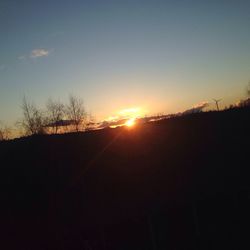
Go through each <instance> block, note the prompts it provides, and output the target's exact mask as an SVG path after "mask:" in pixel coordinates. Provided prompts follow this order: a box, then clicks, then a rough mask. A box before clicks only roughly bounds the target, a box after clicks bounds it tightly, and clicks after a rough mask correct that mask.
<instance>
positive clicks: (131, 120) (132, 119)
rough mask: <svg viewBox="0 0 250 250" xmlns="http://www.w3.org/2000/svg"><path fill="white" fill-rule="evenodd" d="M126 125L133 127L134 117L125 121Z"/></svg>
mask: <svg viewBox="0 0 250 250" xmlns="http://www.w3.org/2000/svg"><path fill="white" fill-rule="evenodd" d="M125 125H126V126H127V127H133V126H134V125H135V118H130V119H128V120H127V121H126V122H125Z"/></svg>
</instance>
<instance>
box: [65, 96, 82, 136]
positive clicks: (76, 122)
mask: <svg viewBox="0 0 250 250" xmlns="http://www.w3.org/2000/svg"><path fill="white" fill-rule="evenodd" d="M67 116H68V119H69V120H70V121H71V122H72V125H73V126H74V129H75V131H77V132H78V131H79V130H80V128H81V126H82V125H84V124H85V120H86V112H85V109H84V106H83V101H82V99H80V98H78V97H76V96H73V95H70V96H69V104H68V106H67Z"/></svg>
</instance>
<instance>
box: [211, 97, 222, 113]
mask: <svg viewBox="0 0 250 250" xmlns="http://www.w3.org/2000/svg"><path fill="white" fill-rule="evenodd" d="M213 100H214V101H215V104H216V107H217V111H219V110H220V109H219V102H220V101H221V100H222V99H218V100H217V99H213Z"/></svg>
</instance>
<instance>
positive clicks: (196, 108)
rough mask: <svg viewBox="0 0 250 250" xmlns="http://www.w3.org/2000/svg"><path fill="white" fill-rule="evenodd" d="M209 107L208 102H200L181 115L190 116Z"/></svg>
mask: <svg viewBox="0 0 250 250" xmlns="http://www.w3.org/2000/svg"><path fill="white" fill-rule="evenodd" d="M208 106H209V102H207V101H206V102H201V103H199V104H196V105H194V106H193V107H192V108H190V109H187V110H185V111H184V112H183V114H192V113H198V112H201V111H202V110H203V109H204V108H206V107H208Z"/></svg>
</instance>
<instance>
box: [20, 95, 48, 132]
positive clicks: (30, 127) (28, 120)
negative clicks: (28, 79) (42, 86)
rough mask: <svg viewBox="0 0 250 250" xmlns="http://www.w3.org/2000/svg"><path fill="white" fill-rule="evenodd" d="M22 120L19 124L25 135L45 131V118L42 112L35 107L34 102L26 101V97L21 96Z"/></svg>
mask: <svg viewBox="0 0 250 250" xmlns="http://www.w3.org/2000/svg"><path fill="white" fill-rule="evenodd" d="M21 108H22V110H23V120H22V122H21V126H22V127H23V129H24V132H25V134H26V135H34V134H43V133H45V129H44V128H45V124H46V119H45V118H44V116H43V114H42V112H41V111H40V110H39V109H37V107H36V106H35V104H34V103H31V102H29V101H27V99H26V97H24V98H23V102H22V106H21Z"/></svg>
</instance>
